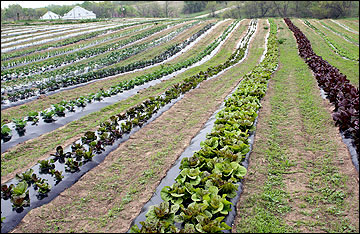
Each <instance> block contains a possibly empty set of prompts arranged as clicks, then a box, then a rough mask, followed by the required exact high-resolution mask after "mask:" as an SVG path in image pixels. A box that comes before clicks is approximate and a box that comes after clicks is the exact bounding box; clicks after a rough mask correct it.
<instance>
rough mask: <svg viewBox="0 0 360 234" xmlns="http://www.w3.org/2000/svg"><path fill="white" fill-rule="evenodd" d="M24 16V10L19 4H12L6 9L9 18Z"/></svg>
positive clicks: (6, 15) (15, 18) (14, 18)
mask: <svg viewBox="0 0 360 234" xmlns="http://www.w3.org/2000/svg"><path fill="white" fill-rule="evenodd" d="M23 16H24V10H23V8H22V7H21V6H20V5H19V4H11V5H9V7H8V8H6V10H5V17H6V18H7V19H8V20H10V19H11V20H13V21H14V20H19V19H22V17H23Z"/></svg>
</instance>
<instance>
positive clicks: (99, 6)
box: [1, 1, 359, 22]
mask: <svg viewBox="0 0 360 234" xmlns="http://www.w3.org/2000/svg"><path fill="white" fill-rule="evenodd" d="M75 6H81V7H83V8H85V9H86V10H89V11H92V12H94V13H95V14H96V17H97V18H122V17H181V16H186V15H187V14H194V13H197V12H201V11H207V12H210V13H211V14H210V16H212V17H216V16H217V17H224V18H261V17H302V18H320V19H322V18H342V17H358V16H359V2H358V1H162V2H160V1H103V2H94V1H84V2H83V3H81V4H74V5H54V4H52V5H49V6H47V7H42V8H22V7H21V6H20V5H18V4H11V5H9V6H8V7H7V8H4V9H3V8H1V21H2V22H3V21H15V20H38V19H39V18H40V17H41V16H42V15H44V14H45V13H46V12H47V11H52V12H54V13H56V14H58V15H61V16H63V15H64V14H65V13H67V12H69V11H70V10H71V9H72V8H73V7H75ZM225 7H232V9H231V10H228V11H225V12H224V13H222V14H221V15H215V11H216V10H217V9H220V8H225Z"/></svg>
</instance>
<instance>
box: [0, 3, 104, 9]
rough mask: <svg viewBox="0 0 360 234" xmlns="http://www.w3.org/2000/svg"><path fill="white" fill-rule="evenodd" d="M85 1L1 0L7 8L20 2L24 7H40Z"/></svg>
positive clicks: (2, 5) (2, 4) (3, 6)
mask: <svg viewBox="0 0 360 234" xmlns="http://www.w3.org/2000/svg"><path fill="white" fill-rule="evenodd" d="M83 2H84V1H1V8H3V9H4V8H7V7H8V6H9V5H11V4H19V5H20V6H21V7H22V8H39V7H46V6H48V5H73V4H76V3H80V4H81V3H83ZM95 2H97V1H95Z"/></svg>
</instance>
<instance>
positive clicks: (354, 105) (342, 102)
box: [284, 18, 360, 155]
mask: <svg viewBox="0 0 360 234" xmlns="http://www.w3.org/2000/svg"><path fill="white" fill-rule="evenodd" d="M284 20H285V23H286V24H287V25H288V27H289V28H290V30H291V31H292V32H293V33H294V35H295V37H296V40H297V43H298V49H299V55H300V56H301V57H302V58H303V59H304V60H305V62H306V63H307V64H308V66H309V67H310V69H311V70H312V71H313V73H314V75H315V78H316V79H317V81H318V85H319V87H320V88H322V89H323V90H324V91H325V93H326V95H327V98H328V99H329V101H330V102H331V103H333V104H334V105H335V109H334V111H333V114H332V116H333V119H334V121H335V124H336V125H337V126H339V128H340V131H341V132H343V133H344V135H345V136H346V137H350V138H352V139H353V140H354V144H355V148H356V151H357V153H358V155H359V152H360V139H359V136H360V132H359V89H358V88H357V87H355V86H354V85H352V84H351V83H350V81H349V80H348V79H347V78H346V75H343V74H342V73H341V72H340V71H339V69H337V68H336V67H333V66H332V65H331V64H329V63H328V62H327V61H326V60H324V59H322V58H321V57H320V56H318V55H316V54H315V53H314V51H313V50H312V48H311V43H310V41H309V40H308V39H307V38H306V36H305V35H304V34H303V33H302V32H301V31H300V29H299V28H297V27H296V26H295V25H294V24H293V23H292V22H291V20H290V19H288V18H285V19H284Z"/></svg>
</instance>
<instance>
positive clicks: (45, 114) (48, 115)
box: [40, 110, 55, 123]
mask: <svg viewBox="0 0 360 234" xmlns="http://www.w3.org/2000/svg"><path fill="white" fill-rule="evenodd" d="M40 115H41V116H42V118H43V119H44V121H45V122H47V123H50V122H52V121H54V120H55V119H54V115H55V111H54V110H43V111H42V112H40Z"/></svg>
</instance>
